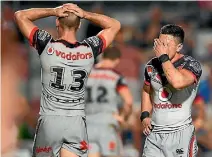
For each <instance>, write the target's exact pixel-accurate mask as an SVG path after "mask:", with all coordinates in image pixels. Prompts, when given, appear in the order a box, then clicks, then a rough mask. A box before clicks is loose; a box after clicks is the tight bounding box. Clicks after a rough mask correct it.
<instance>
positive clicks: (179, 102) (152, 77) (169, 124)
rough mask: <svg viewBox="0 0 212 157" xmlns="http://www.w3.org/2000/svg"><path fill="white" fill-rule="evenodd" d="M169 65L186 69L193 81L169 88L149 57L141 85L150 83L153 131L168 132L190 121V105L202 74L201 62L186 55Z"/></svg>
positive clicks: (158, 65)
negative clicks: (190, 83)
mask: <svg viewBox="0 0 212 157" xmlns="http://www.w3.org/2000/svg"><path fill="white" fill-rule="evenodd" d="M173 65H174V66H175V68H177V69H186V70H188V71H190V72H191V73H192V74H193V76H194V78H195V83H194V84H192V85H190V86H189V87H187V88H183V89H180V90H178V89H175V88H173V87H172V86H171V84H169V82H168V81H167V79H166V76H165V74H164V72H163V69H162V65H161V63H160V62H159V60H158V59H157V58H153V59H152V60H150V61H149V62H148V63H147V65H146V67H145V84H146V85H150V86H151V93H150V97H151V102H152V105H153V112H152V125H153V126H154V129H153V132H172V131H176V130H180V129H183V128H185V127H186V126H188V125H189V124H191V123H192V119H191V107H192V103H193V101H194V99H195V97H196V94H197V88H198V85H199V79H200V76H201V74H202V70H201V65H200V63H199V62H198V61H196V60H195V59H194V58H192V57H190V56H183V57H182V58H180V59H179V60H177V61H176V62H175V63H173Z"/></svg>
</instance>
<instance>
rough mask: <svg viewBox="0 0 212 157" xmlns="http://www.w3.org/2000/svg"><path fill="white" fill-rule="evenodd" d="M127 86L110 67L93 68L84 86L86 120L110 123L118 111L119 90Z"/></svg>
mask: <svg viewBox="0 0 212 157" xmlns="http://www.w3.org/2000/svg"><path fill="white" fill-rule="evenodd" d="M125 87H127V84H126V81H125V79H124V78H123V77H122V76H121V75H120V74H118V73H116V72H115V71H113V70H111V69H103V68H94V69H93V70H92V71H91V73H90V75H89V79H88V83H87V86H86V94H85V95H86V107H85V112H86V117H87V122H88V124H89V122H91V123H95V122H96V123H101V124H103V123H104V124H105V123H108V124H111V123H113V122H114V121H115V120H114V118H113V117H112V115H113V113H118V103H119V100H120V99H119V94H118V92H119V90H120V89H122V88H125Z"/></svg>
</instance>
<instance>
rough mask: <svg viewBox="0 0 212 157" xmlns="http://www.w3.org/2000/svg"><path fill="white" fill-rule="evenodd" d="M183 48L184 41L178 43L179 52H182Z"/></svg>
mask: <svg viewBox="0 0 212 157" xmlns="http://www.w3.org/2000/svg"><path fill="white" fill-rule="evenodd" d="M182 48H183V44H182V43H181V44H179V45H177V52H180V51H181V50H182Z"/></svg>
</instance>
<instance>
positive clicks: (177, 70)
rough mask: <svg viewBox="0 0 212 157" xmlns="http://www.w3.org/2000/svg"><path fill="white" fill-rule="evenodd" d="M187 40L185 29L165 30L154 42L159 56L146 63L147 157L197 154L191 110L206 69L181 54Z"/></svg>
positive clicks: (191, 156)
mask: <svg viewBox="0 0 212 157" xmlns="http://www.w3.org/2000/svg"><path fill="white" fill-rule="evenodd" d="M183 40H184V30H183V29H182V28H181V27H180V26H177V25H174V24H169V25H165V26H164V27H162V28H161V30H160V35H159V39H155V40H154V51H155V54H156V57H155V58H153V59H151V60H150V61H149V62H148V63H147V64H146V67H145V74H144V75H145V83H144V86H143V91H142V104H141V110H142V113H141V117H140V118H141V121H142V123H143V125H144V127H145V129H144V134H145V135H147V138H146V141H145V145H144V149H143V157H196V155H197V150H198V147H197V144H196V138H195V129H194V126H193V125H192V118H191V107H192V103H193V101H194V99H195V97H196V93H197V88H198V84H199V79H200V76H201V73H202V70H201V65H200V63H199V62H198V61H197V60H195V59H194V58H192V57H190V56H186V55H183V54H181V53H180V50H181V49H182V47H183ZM150 115H151V116H150Z"/></svg>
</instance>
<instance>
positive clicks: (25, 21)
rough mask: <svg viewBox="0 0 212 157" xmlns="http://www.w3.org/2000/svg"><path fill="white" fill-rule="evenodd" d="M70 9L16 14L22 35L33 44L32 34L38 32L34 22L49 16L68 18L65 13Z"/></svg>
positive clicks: (36, 9)
mask: <svg viewBox="0 0 212 157" xmlns="http://www.w3.org/2000/svg"><path fill="white" fill-rule="evenodd" d="M65 11H68V9H66V8H64V7H57V8H32V9H26V10H20V11H17V12H15V20H16V23H17V24H18V27H19V29H20V31H21V32H22V34H23V35H24V36H25V37H26V38H28V39H29V40H30V43H31V42H32V41H31V40H32V39H30V38H32V36H31V33H33V30H34V31H36V28H37V27H36V25H35V24H34V23H33V21H35V20H38V19H41V18H45V17H48V16H58V17H65V16H68V15H67V14H65V13H64V12H65Z"/></svg>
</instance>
